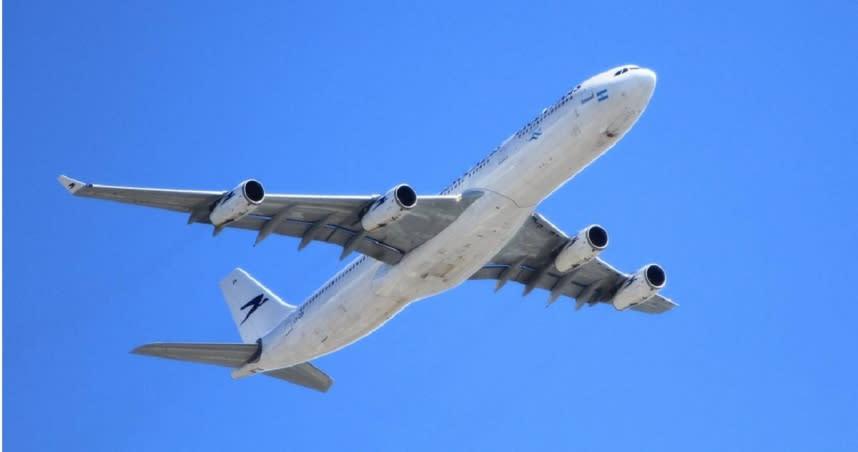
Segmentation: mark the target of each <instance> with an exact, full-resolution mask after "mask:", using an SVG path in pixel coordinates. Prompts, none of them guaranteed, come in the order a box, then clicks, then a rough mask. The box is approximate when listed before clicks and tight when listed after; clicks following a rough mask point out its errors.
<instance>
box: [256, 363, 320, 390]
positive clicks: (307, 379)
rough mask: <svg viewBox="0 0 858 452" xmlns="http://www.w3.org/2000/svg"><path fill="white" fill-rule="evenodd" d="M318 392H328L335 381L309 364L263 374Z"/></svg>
mask: <svg viewBox="0 0 858 452" xmlns="http://www.w3.org/2000/svg"><path fill="white" fill-rule="evenodd" d="M263 375H268V376H269V377H274V378H279V379H281V380H286V381H288V382H289V383H294V384H296V385H301V386H304V387H305V388H310V389H315V390H317V391H322V392H328V389H330V388H331V385H332V384H334V380H333V379H332V378H331V377H329V376H328V375H327V374H326V373H324V372H322V371H321V370H319V369H318V368H317V367H316V366H314V365H312V364H310V363H309V362H306V363H303V364H298V365H297V366H292V367H286V368H283V369H277V370H271V371H268V372H265V373H263Z"/></svg>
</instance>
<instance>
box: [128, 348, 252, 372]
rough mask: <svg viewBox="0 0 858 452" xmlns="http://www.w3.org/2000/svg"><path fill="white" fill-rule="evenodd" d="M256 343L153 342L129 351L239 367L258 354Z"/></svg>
mask: <svg viewBox="0 0 858 452" xmlns="http://www.w3.org/2000/svg"><path fill="white" fill-rule="evenodd" d="M258 352H259V345H257V344H196V343H195V344H184V343H173V344H170V343H155V344H146V345H141V346H140V347H137V348H135V349H134V350H132V351H131V353H135V354H137V355H146V356H156V357H158V358H167V359H176V360H179V361H192V362H195V363H203V364H214V365H216V366H225V367H241V366H243V365H245V364H247V363H248V362H250V361H252V360H253V358H254V355H256V354H258Z"/></svg>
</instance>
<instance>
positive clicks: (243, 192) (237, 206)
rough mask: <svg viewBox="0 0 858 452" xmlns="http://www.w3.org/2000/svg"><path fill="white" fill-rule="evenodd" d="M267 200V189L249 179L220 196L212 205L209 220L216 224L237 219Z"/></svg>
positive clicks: (221, 224) (220, 224)
mask: <svg viewBox="0 0 858 452" xmlns="http://www.w3.org/2000/svg"><path fill="white" fill-rule="evenodd" d="M264 200H265V189H264V188H263V187H262V184H261V183H260V182H259V181H257V180H254V179H248V180H246V181H244V182H242V183H240V184H238V186H237V187H235V188H233V189H232V190H231V191H228V192H227V193H226V194H224V195H223V196H221V197H220V199H218V200H217V202H216V203H215V204H214V206H212V210H211V213H210V214H209V220H210V221H211V222H212V224H213V225H215V226H223V225H225V224H227V223H231V222H233V221H237V220H239V219H241V218H242V217H244V216H245V215H247V214H249V213H250V212H253V210H254V209H256V207H257V206H259V205H260V204H262V201H264Z"/></svg>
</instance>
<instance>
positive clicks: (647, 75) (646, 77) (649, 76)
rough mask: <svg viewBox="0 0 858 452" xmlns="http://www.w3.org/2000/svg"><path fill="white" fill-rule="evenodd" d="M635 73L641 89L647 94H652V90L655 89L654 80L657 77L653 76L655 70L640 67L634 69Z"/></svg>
mask: <svg viewBox="0 0 858 452" xmlns="http://www.w3.org/2000/svg"><path fill="white" fill-rule="evenodd" d="M636 72H637V73H636V74H634V76H636V77H638V78H639V79H640V82H639V83H640V84H641V87H642V88H643V90H645V91H646V92H647V93H648V94H650V95H652V92H653V91H655V82H656V80H657V77H656V76H655V72H653V71H651V70H649V69H640V70H638V71H636Z"/></svg>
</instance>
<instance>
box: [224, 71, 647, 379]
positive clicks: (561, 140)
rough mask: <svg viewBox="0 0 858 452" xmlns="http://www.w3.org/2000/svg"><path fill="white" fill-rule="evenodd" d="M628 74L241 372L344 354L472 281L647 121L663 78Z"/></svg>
mask: <svg viewBox="0 0 858 452" xmlns="http://www.w3.org/2000/svg"><path fill="white" fill-rule="evenodd" d="M628 68H629V67H626V69H628ZM622 69H623V68H618V69H613V70H611V71H607V72H605V73H602V74H599V75H597V76H595V77H593V78H591V79H589V80H587V81H586V82H584V83H582V84H581V85H579V86H578V87H577V88H575V89H574V90H572V91H570V92H569V93H567V94H566V95H565V96H563V97H562V98H561V99H560V100H559V101H558V102H557V103H555V104H554V105H552V106H550V107H548V108H546V109H545V110H544V111H543V112H542V113H541V114H540V115H539V116H537V117H536V118H535V119H534V120H533V121H531V122H530V123H528V124H527V125H526V126H524V127H523V128H522V129H521V130H519V131H518V132H516V133H515V134H514V135H513V136H511V137H510V138H508V139H507V140H506V141H504V142H503V143H502V144H501V145H500V146H498V147H497V148H496V149H495V150H494V151H493V152H492V153H491V154H489V155H488V156H487V157H486V158H485V159H483V160H481V161H480V162H479V163H477V165H475V166H474V167H473V168H471V169H470V170H469V171H468V172H467V173H465V175H463V176H462V177H460V178H459V179H457V180H456V181H454V182H453V183H452V184H451V185H450V186H449V187H447V188H446V189H445V190H444V191H443V192H442V194H447V195H456V194H462V193H464V192H466V191H470V190H476V191H479V192H480V193H481V196H480V197H479V198H478V199H477V200H476V201H475V202H474V203H473V204H471V205H470V207H468V209H467V210H465V211H464V212H463V213H462V214H461V215H460V216H459V217H458V218H457V219H456V220H455V221H454V222H453V223H452V224H451V225H449V226H448V227H447V228H446V229H444V230H443V231H442V232H441V233H439V234H438V235H437V236H435V237H433V238H432V239H430V240H429V241H428V242H426V243H424V244H423V245H421V246H420V247H418V248H416V249H414V250H412V251H411V252H409V253H408V254H406V255H405V256H404V257H403V259H402V261H400V262H399V263H398V264H396V265H389V264H385V263H382V262H379V261H376V260H373V259H371V258H368V257H359V258H357V259H355V260H354V261H352V262H350V263H349V264H348V265H346V267H345V268H344V269H343V270H341V271H340V272H339V273H337V274H336V275H334V277H332V278H331V279H330V280H329V281H328V282H326V283H325V284H324V285H323V286H322V287H321V288H320V289H319V290H318V291H316V292H315V293H314V294H313V295H312V296H310V297H309V298H308V299H307V300H305V301H304V303H303V304H302V305H301V306H300V307H299V308H298V309H297V310H296V311H295V312H294V313H292V314H291V315H290V316H289V317H288V318H287V319H285V320H284V321H283V322H282V323H280V324H279V325H278V326H277V327H275V328H274V329H273V330H272V331H271V332H269V333H268V334H266V335H265V336H264V337H263V338H262V355H261V356H260V359H259V360H258V361H256V362H254V363H250V364H248V365H246V366H245V367H244V368H241V369H238V370H237V371H236V373H235V374H234V375H237V376H241V375H246V374H250V373H254V372H260V371H263V370H270V369H277V368H282V367H288V366H292V365H295V364H299V363H302V362H305V361H309V360H311V359H314V358H317V357H319V356H322V355H325V354H328V353H331V352H333V351H336V350H338V349H340V348H342V347H344V346H346V345H349V344H351V343H353V342H355V341H356V340H358V339H360V338H361V337H363V336H366V335H367V334H369V333H371V332H372V331H374V330H375V329H376V328H378V327H380V326H381V325H383V324H384V323H385V322H387V321H388V320H390V319H391V318H392V317H393V316H394V315H396V314H397V313H398V312H400V311H401V310H402V309H403V308H405V307H406V306H407V305H408V304H410V303H412V302H414V301H417V300H419V299H421V298H425V297H428V296H431V295H434V294H437V293H439V292H443V291H446V290H448V289H451V288H453V287H455V286H457V285H459V284H461V283H462V282H464V281H465V280H467V279H468V278H469V277H471V276H472V275H473V274H474V273H475V272H477V271H478V270H479V269H480V268H482V267H483V266H484V265H485V264H486V263H488V262H489V260H490V259H491V258H492V257H493V256H495V255H496V254H497V253H498V252H499V251H500V250H501V249H502V248H503V247H504V246H505V245H506V244H507V242H509V241H510V239H512V237H513V236H514V235H515V234H516V233H517V232H518V230H519V228H520V227H521V226H522V225H523V224H524V222H525V221H526V220H527V218H528V217H529V216H530V215H531V214H532V213H533V211H534V209H535V208H536V206H537V205H538V204H539V203H540V202H541V201H542V200H543V199H545V198H546V197H548V196H549V195H550V194H551V193H552V192H554V191H555V190H557V189H558V188H559V187H561V186H562V185H563V184H564V183H566V182H567V181H568V180H570V179H571V178H572V177H574V176H575V174H577V173H578V172H580V171H581V170H582V169H584V168H585V167H586V166H587V165H589V164H590V163H591V162H593V161H594V160H595V159H596V158H598V157H599V156H600V155H602V154H603V153H604V152H606V151H607V150H608V149H610V148H611V147H612V146H613V145H614V144H615V143H616V142H617V141H618V140H619V139H620V138H622V136H623V135H624V134H625V133H626V132H627V131H628V130H629V129H630V128H631V126H632V125H633V124H634V123H635V121H637V119H638V118H639V117H640V115H641V113H642V112H643V110H644V109H645V108H646V105H647V103H648V102H649V99H650V97H651V95H652V92H653V89H654V87H655V74H654V73H652V72H651V71H649V70H647V69H638V68H633V69H631V70H627V71H622ZM618 72H622V73H620V74H619V75H616V74H618Z"/></svg>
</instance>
